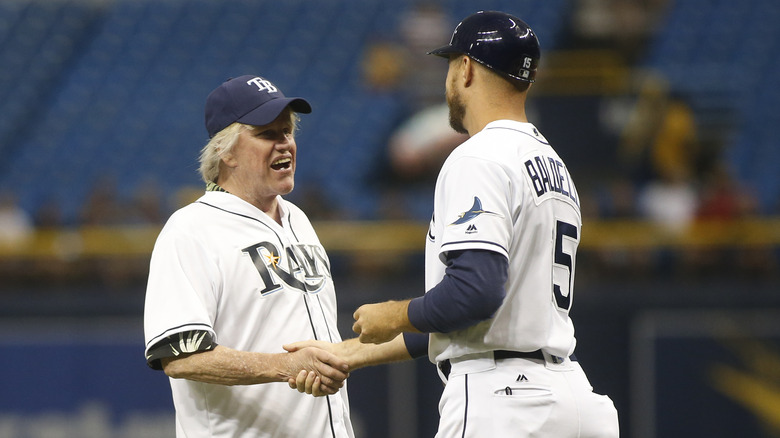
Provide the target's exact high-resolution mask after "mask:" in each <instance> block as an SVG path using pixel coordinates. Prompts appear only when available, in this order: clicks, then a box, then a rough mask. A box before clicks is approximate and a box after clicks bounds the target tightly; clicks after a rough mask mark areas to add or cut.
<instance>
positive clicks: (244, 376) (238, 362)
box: [163, 345, 288, 385]
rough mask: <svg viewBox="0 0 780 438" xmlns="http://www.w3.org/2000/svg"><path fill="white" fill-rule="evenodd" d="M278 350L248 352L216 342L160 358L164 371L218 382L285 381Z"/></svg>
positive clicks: (179, 377) (248, 383) (187, 377)
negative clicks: (204, 348) (208, 348)
mask: <svg viewBox="0 0 780 438" xmlns="http://www.w3.org/2000/svg"><path fill="white" fill-rule="evenodd" d="M281 355H282V354H271V353H251V352H246V351H238V350H233V349H231V348H227V347H223V346H221V345H220V346H217V347H216V348H215V349H214V350H211V351H203V352H199V353H193V354H188V355H186V356H185V355H183V356H179V357H174V358H167V359H163V368H164V370H165V374H167V375H168V376H170V377H173V378H175V379H188V380H195V381H198V382H204V383H213V384H218V385H254V384H258V383H268V382H281V381H286V380H287V378H288V376H285V375H283V374H284V373H283V372H282V371H281V367H280V366H279V362H280V361H282V360H284V358H282V357H281Z"/></svg>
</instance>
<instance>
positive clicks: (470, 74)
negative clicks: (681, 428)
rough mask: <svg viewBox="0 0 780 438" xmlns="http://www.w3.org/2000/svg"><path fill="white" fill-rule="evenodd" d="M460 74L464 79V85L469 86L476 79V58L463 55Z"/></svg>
mask: <svg viewBox="0 0 780 438" xmlns="http://www.w3.org/2000/svg"><path fill="white" fill-rule="evenodd" d="M460 67H461V71H460V74H461V76H462V79H463V86H464V87H468V86H470V85H471V84H472V82H473V81H474V67H475V65H474V60H472V59H471V58H470V57H468V56H463V57H462V60H461V66H460Z"/></svg>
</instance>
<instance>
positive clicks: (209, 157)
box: [199, 122, 253, 183]
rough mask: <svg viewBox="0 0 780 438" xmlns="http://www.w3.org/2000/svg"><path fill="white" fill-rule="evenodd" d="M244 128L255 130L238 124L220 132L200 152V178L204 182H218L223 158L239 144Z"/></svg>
mask: <svg viewBox="0 0 780 438" xmlns="http://www.w3.org/2000/svg"><path fill="white" fill-rule="evenodd" d="M244 128H249V129H253V128H252V127H251V126H249V125H244V124H243V123H237V122H236V123H233V124H231V125H228V127H227V128H225V129H223V130H221V131H219V132H218V133H217V135H215V136H214V137H212V138H211V140H209V142H208V143H206V146H204V147H203V149H202V150H201V151H200V158H199V161H200V177H201V178H202V179H203V182H205V183H209V182H217V177H218V176H219V163H220V162H221V161H222V156H223V155H224V154H226V153H228V152H230V151H232V150H233V147H234V146H235V145H236V143H238V135H239V134H241V131H242V130H243V129H244Z"/></svg>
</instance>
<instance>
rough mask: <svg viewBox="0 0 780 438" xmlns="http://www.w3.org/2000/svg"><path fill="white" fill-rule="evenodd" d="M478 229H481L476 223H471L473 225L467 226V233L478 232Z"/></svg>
mask: <svg viewBox="0 0 780 438" xmlns="http://www.w3.org/2000/svg"><path fill="white" fill-rule="evenodd" d="M478 231H479V230H477V226H476V225H474V224H471V225H469V227H468V228H466V234H474V233H476V232H478Z"/></svg>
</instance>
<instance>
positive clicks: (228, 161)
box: [219, 146, 238, 168]
mask: <svg viewBox="0 0 780 438" xmlns="http://www.w3.org/2000/svg"><path fill="white" fill-rule="evenodd" d="M233 147H234V148H235V146H233ZM219 159H220V164H219V165H220V167H222V166H225V167H230V168H234V167H237V166H238V160H237V159H236V157H235V155H233V152H232V151H230V152H225V153H224V154H222V155H221V156H220V157H219Z"/></svg>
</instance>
